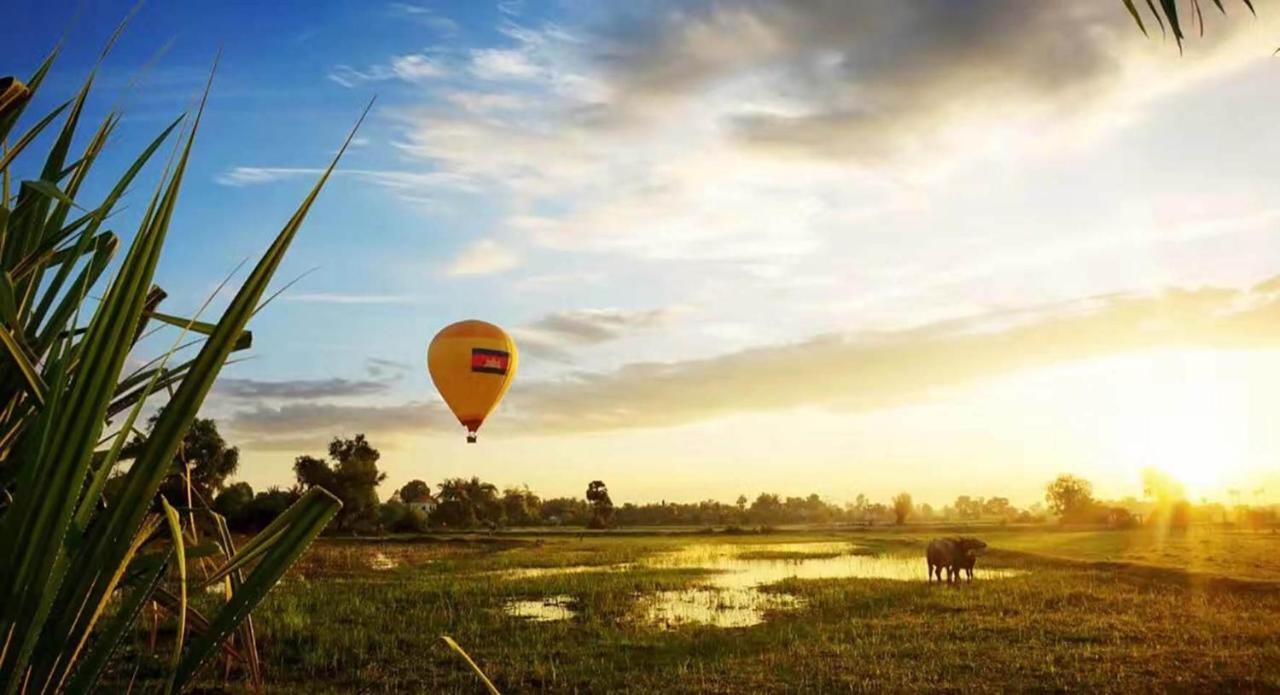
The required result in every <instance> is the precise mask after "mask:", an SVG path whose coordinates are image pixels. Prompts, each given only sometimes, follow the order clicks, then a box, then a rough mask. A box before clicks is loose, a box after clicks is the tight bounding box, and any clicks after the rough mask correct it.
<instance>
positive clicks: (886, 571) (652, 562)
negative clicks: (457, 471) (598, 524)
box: [506, 542, 1019, 629]
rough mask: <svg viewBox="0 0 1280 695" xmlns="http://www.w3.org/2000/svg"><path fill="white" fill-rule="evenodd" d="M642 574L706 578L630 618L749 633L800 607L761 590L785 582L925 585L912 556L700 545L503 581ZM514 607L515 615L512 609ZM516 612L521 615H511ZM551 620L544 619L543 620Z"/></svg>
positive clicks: (653, 599) (544, 605) (551, 610)
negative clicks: (687, 572) (677, 572)
mask: <svg viewBox="0 0 1280 695" xmlns="http://www.w3.org/2000/svg"><path fill="white" fill-rule="evenodd" d="M636 566H643V567H654V568H664V569H690V568H697V569H703V570H707V571H708V572H709V573H708V574H707V576H706V577H705V578H703V579H701V580H699V582H698V584H697V585H696V586H694V587H692V588H689V589H682V590H678V591H658V592H654V593H650V594H646V595H644V596H642V597H640V599H639V601H638V602H637V606H636V611H637V618H638V620H640V621H641V622H643V623H645V624H649V625H655V626H658V627H662V628H666V629H671V628H676V627H679V626H682V625H709V626H712V627H723V628H731V627H749V626H751V625H757V624H759V623H761V622H764V620H765V619H766V618H767V616H768V614H769V613H770V612H772V611H781V610H794V609H796V608H799V607H801V606H803V605H804V600H803V599H802V598H800V597H799V596H795V595H793V594H788V593H785V592H780V591H766V590H764V588H763V587H766V586H769V585H771V584H776V583H778V582H781V581H783V580H786V579H840V578H846V577H857V578H862V579H890V580H894V581H919V582H924V581H926V580H927V579H928V569H927V566H926V564H925V560H924V557H923V553H920V554H919V555H909V556H905V555H873V554H869V553H868V551H867V550H866V549H865V548H863V547H860V546H857V545H854V544H852V543H841V542H821V543H773V544H741V545H735V544H720V545H716V544H707V545H694V546H689V547H686V548H682V549H680V550H677V551H675V552H671V553H664V554H660V555H656V556H654V557H650V558H647V559H645V560H644V561H642V562H641V563H639V564H638V565H635V564H628V565H597V566H573V567H539V568H525V569H521V570H513V571H509V572H507V573H506V576H514V577H538V576H545V575H548V574H561V573H576V572H618V571H625V570H627V569H629V568H632V567H636ZM974 574H975V578H976V579H978V580H983V579H1000V578H1005V577H1011V576H1015V575H1017V574H1019V572H1018V571H1016V570H1002V569H994V570H993V569H984V568H983V567H982V566H981V562H979V566H978V568H977V569H975V571H974ZM568 598H569V597H565V596H553V597H550V598H548V599H546V600H545V601H515V602H511V603H509V604H508V609H507V612H508V613H509V614H511V615H520V616H522V617H528V618H530V619H532V620H565V619H567V618H569V617H572V615H573V611H572V610H571V609H569V608H568V607H567V605H566V604H567V599H568ZM516 606H520V608H518V609H517V608H515V607H516ZM516 610H520V611H524V612H519V613H517V612H515V611H516ZM551 615H554V616H557V617H546V616H551Z"/></svg>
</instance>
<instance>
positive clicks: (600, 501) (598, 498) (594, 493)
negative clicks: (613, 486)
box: [586, 480, 613, 528]
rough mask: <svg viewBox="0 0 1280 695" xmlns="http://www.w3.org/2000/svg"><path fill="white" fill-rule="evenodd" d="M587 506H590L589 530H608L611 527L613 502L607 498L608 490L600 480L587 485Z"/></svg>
mask: <svg viewBox="0 0 1280 695" xmlns="http://www.w3.org/2000/svg"><path fill="white" fill-rule="evenodd" d="M586 497H587V504H590V505H591V522H590V524H589V525H590V527H591V528H609V527H610V526H612V525H613V500H612V499H610V497H609V488H608V487H606V486H605V484H604V481H602V480H593V481H591V482H590V483H589V484H588V485H587V495H586Z"/></svg>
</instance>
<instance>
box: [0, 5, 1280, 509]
mask: <svg viewBox="0 0 1280 695" xmlns="http://www.w3.org/2000/svg"><path fill="white" fill-rule="evenodd" d="M76 4H78V3H57V2H31V1H29V0H18V1H17V7H16V9H15V11H14V12H13V13H12V15H13V16H18V17H22V18H23V20H24V21H23V23H22V24H20V25H19V24H12V23H11V24H8V25H6V26H5V27H3V28H0V59H3V64H5V65H10V66H18V69H17V72H18V73H19V74H23V73H25V72H29V70H30V69H31V68H32V67H34V65H35V64H36V62H37V60H38V59H39V57H40V56H41V55H43V53H44V52H45V51H46V50H47V49H48V47H49V46H51V45H52V43H53V42H55V41H56V40H57V39H58V37H60V36H62V35H63V34H64V33H66V35H67V37H68V39H67V44H66V46H67V48H66V50H65V51H64V54H63V55H62V57H61V58H60V60H59V63H58V66H57V68H56V70H55V73H54V76H53V77H52V78H51V79H50V81H49V83H48V85H47V87H46V88H45V89H44V90H42V97H41V99H42V105H43V106H44V107H46V108H47V107H49V106H50V105H52V104H54V103H56V100H57V99H60V98H66V97H67V96H69V95H70V93H71V92H72V91H73V90H74V88H75V87H76V85H77V84H78V83H79V80H80V79H81V78H82V76H83V75H84V73H85V72H86V71H87V70H88V69H89V68H90V67H91V66H92V64H93V62H94V61H95V59H96V56H97V53H98V50H99V48H100V46H101V44H102V42H103V41H104V40H105V39H106V37H107V36H108V35H109V34H110V31H111V29H112V27H114V25H115V24H116V23H117V22H118V20H119V19H120V18H121V17H123V16H124V15H125V14H126V13H127V12H128V9H129V4H128V3H117V2H94V1H92V0H91V1H89V2H86V3H83V4H84V9H83V11H82V12H81V14H80V16H79V18H78V20H76V21H75V22H74V23H72V22H70V21H69V17H70V16H71V15H72V14H74V11H73V10H74V7H75V5H76ZM863 9H865V8H863ZM864 14H865V13H864ZM873 20H874V21H873ZM1209 22H1210V27H1209V31H1208V32H1207V36H1206V37H1205V38H1204V39H1197V40H1194V41H1191V42H1189V44H1188V46H1187V50H1186V53H1185V55H1182V56H1179V54H1178V52H1177V50H1176V48H1174V47H1173V46H1172V45H1171V44H1169V43H1167V42H1162V41H1161V40H1159V39H1158V38H1155V39H1146V38H1144V37H1143V36H1142V34H1141V33H1140V32H1138V31H1137V30H1136V28H1135V27H1134V26H1133V25H1132V22H1131V20H1130V19H1129V18H1128V16H1127V15H1126V14H1125V12H1124V10H1123V6H1122V5H1121V4H1120V3H1119V2H1118V0H1115V1H1112V0H1095V1H1092V2H1085V3H1070V4H1061V5H1060V4H1050V3H1044V4H1038V3H1024V2H1020V0H983V1H981V2H974V3H966V4H964V5H963V6H961V5H956V4H954V3H949V2H943V1H941V0H937V1H934V0H921V2H915V3H901V4H894V5H887V6H885V8H883V9H881V10H879V11H878V12H877V13H874V16H871V17H868V16H862V15H860V14H859V8H858V7H856V6H854V5H852V4H848V5H846V4H841V3H816V2H815V3H807V2H800V3H772V2H764V1H763V0H760V1H744V2H742V3H709V2H708V3H704V2H694V1H688V2H684V1H680V2H677V1H669V2H668V1H662V0H653V1H651V2H643V3H629V4H626V5H623V4H621V3H587V2H578V1H576V0H573V1H570V0H565V1H563V2H546V3H535V2H531V1H526V2H457V3H449V2H431V1H430V0H414V1H413V2H324V3H318V2H305V3H304V2H277V3H250V2H236V3H185V2H152V3H150V4H148V5H146V6H144V7H143V8H142V9H141V11H140V12H139V13H138V15H137V16H136V17H135V18H134V20H133V21H132V23H131V24H130V26H129V28H128V30H127V32H126V33H125V35H124V36H123V38H122V39H121V40H120V43H119V45H118V46H117V47H116V49H115V50H114V51H113V52H112V53H111V55H110V57H109V58H108V59H107V61H106V63H105V64H104V65H103V67H102V69H101V74H100V82H99V89H98V91H97V96H96V100H95V102H94V108H95V109H96V111H95V113H97V114H99V115H100V114H101V113H103V111H104V110H105V109H106V108H108V107H110V106H111V105H112V104H116V103H121V104H122V105H123V109H124V120H123V122H122V126H121V128H120V131H119V132H120V134H119V136H118V138H117V140H116V141H115V142H113V143H112V147H111V149H110V150H109V153H108V159H107V161H106V162H104V164H103V165H101V166H103V167H104V168H106V169H108V170H110V169H111V167H112V164H113V163H114V164H115V166H116V167H118V166H121V165H122V164H123V163H124V162H126V161H128V160H129V159H130V156H131V153H133V152H136V151H137V150H138V149H140V148H141V147H142V146H143V144H144V143H145V142H146V141H147V139H148V138H149V137H151V136H152V135H153V134H154V133H156V132H158V131H159V130H160V129H161V128H162V127H163V126H164V125H165V124H166V123H167V122H168V121H169V120H170V119H172V118H174V117H176V116H177V115H179V114H180V113H182V112H183V111H184V110H186V109H187V108H189V107H190V105H191V103H192V101H193V99H194V98H195V97H196V95H197V94H198V92H199V90H200V88H201V87H202V85H203V82H204V80H205V78H206V76H207V73H208V69H209V67H210V65H211V63H212V60H213V56H214V55H215V54H216V53H217V52H218V51H219V50H221V51H222V62H221V64H220V66H219V70H218V74H217V77H216V79H215V84H214V89H213V93H212V97H211V100H210V104H209V108H208V111H207V114H206V120H205V122H204V124H203V125H202V132H201V134H200V136H199V138H198V140H197V146H196V150H195V159H194V161H193V164H192V166H191V169H190V170H189V176H188V183H187V185H186V186H185V189H184V194H183V198H182V202H181V206H180V211H179V214H178V216H177V218H176V219H175V224H174V227H173V232H172V233H171V243H170V248H169V249H168V253H167V254H166V256H165V258H164V260H163V262H162V267H161V269H160V276H159V282H160V283H161V284H162V285H163V286H164V287H165V288H166V289H167V290H168V291H169V293H170V295H171V299H170V300H169V309H170V310H171V311H175V312H177V311H189V310H191V309H193V308H194V307H196V306H198V305H199V304H200V303H201V302H202V301H203V300H204V298H205V296H207V294H208V293H209V292H210V291H211V290H212V289H213V287H215V286H216V284H217V283H218V282H219V281H220V280H221V278H222V277H223V275H224V274H225V273H227V272H229V271H230V270H231V269H232V268H234V267H235V266H236V264H237V263H239V262H240V261H242V260H243V259H245V258H251V257H253V256H255V255H256V254H257V253H258V252H260V251H261V249H262V248H263V247H264V246H265V245H266V244H267V243H268V241H269V240H270V239H271V237H272V236H273V235H274V234H275V232H276V231H277V230H278V229H279V227H280V225H281V224H282V223H283V222H284V220H285V219H286V218H287V217H288V215H289V214H290V213H291V212H292V210H293V208H294V206H295V205H296V204H297V202H298V201H299V200H300V199H301V197H302V196H303V195H304V193H305V191H306V189H307V187H308V186H310V184H311V182H312V180H313V179H314V177H315V175H316V173H317V172H316V170H317V168H319V167H322V166H324V164H325V163H326V161H327V160H328V158H329V157H330V156H331V155H332V153H333V151H334V149H335V148H336V146H337V145H338V144H339V143H340V142H341V139H342V138H343V136H344V135H345V133H346V131H347V129H348V128H349V127H350V125H351V124H352V123H353V122H354V121H355V119H356V117H357V115H358V114H359V113H360V111H361V109H362V108H363V107H364V105H365V103H367V102H368V100H369V99H370V98H371V97H373V96H374V95H375V94H376V95H377V103H376V106H375V107H374V110H373V112H372V114H371V117H370V119H369V120H368V121H367V123H366V125H365V127H364V128H363V129H362V130H361V132H360V134H359V138H358V139H357V141H356V146H355V147H354V148H353V149H352V150H351V151H350V152H349V154H348V155H347V157H346V158H345V159H344V161H343V163H342V166H341V169H340V173H339V174H338V175H337V176H336V177H335V179H334V180H333V182H332V183H331V184H330V185H329V187H328V188H327V190H326V191H325V193H324V195H323V196H322V198H321V200H320V202H319V204H318V205H317V206H316V207H315V208H314V210H313V213H312V215H311V217H310V218H309V220H308V222H307V225H306V227H305V228H304V231H303V234H302V236H300V237H299V240H298V242H297V243H296V245H295V246H294V248H293V250H292V251H291V252H290V255H289V257H288V259H287V263H286V265H285V267H284V268H282V270H281V272H280V275H279V277H280V278H281V280H282V281H287V280H289V279H293V278H296V277H298V276H299V275H302V274H303V273H309V274H307V275H306V277H305V278H303V279H302V280H301V281H300V282H299V283H298V284H297V285H295V286H294V287H293V288H291V290H290V291H289V292H288V293H286V295H285V296H284V297H283V298H282V299H281V300H279V301H278V302H277V303H275V304H274V305H272V306H271V307H270V308H268V309H267V310H266V311H265V312H263V313H262V314H261V315H259V317H257V318H256V319H255V323H254V325H253V329H254V331H255V350H254V358H253V359H252V360H250V361H247V362H244V363H241V364H237V365H234V366H233V367H231V368H229V369H228V370H227V371H226V372H225V377H224V379H223V380H222V382H220V386H219V387H218V390H217V391H216V392H215V393H214V394H213V396H212V397H211V398H210V400H209V402H208V404H207V407H206V411H205V412H206V414H208V415H211V416H214V417H216V418H218V420H219V422H220V424H221V427H222V429H223V430H224V431H225V432H226V433H227V434H228V436H229V438H231V440H232V441H233V443H236V444H238V445H240V446H241V447H242V449H243V450H244V452H245V454H244V466H243V471H242V477H243V478H244V479H245V480H248V481H249V482H251V483H252V484H253V485H255V487H262V486H265V485H269V484H285V483H288V482H289V480H290V472H289V465H290V463H291V461H292V459H293V457H294V456H296V455H298V454H301V453H318V452H319V451H321V450H322V449H323V446H324V444H325V442H326V441H327V439H328V438H330V437H332V436H334V435H350V434H354V433H355V432H357V431H365V432H368V433H369V435H370V437H371V439H372V440H373V441H374V443H375V445H378V446H379V447H380V448H382V449H383V452H384V465H385V467H386V468H387V470H388V471H389V473H390V476H391V483H393V484H395V485H398V484H401V483H403V482H405V481H407V480H408V479H410V478H412V477H422V478H425V479H427V480H430V481H435V480H438V479H440V478H442V477H445V476H446V475H461V474H468V475H469V474H480V475H483V476H485V477H486V478H489V479H492V480H495V481H496V482H498V483H499V484H503V485H505V484H518V483H528V484H530V485H531V486H533V487H535V488H536V489H539V490H541V491H544V492H546V493H549V494H577V493H580V492H581V488H583V487H584V486H585V483H586V481H587V480H589V479H591V478H598V477H603V478H604V479H605V480H606V481H608V482H609V483H610V485H611V488H613V489H615V490H616V491H615V494H614V497H615V498H617V499H622V500H639V499H650V498H667V499H698V498H702V497H707V496H714V497H718V498H720V499H726V500H728V499H733V498H735V497H736V496H737V495H738V494H739V493H747V494H754V493H756V492H759V491H760V490H762V489H770V490H777V491H779V492H783V493H788V494H801V493H807V492H809V491H812V490H814V489H818V488H821V489H819V491H820V492H822V493H823V494H825V495H827V496H829V497H831V498H832V499H836V500H842V499H849V498H852V497H853V496H854V495H855V494H857V493H859V492H865V493H868V494H871V495H872V496H873V497H885V498H887V497H888V496H889V495H891V494H893V493H895V492H897V491H898V490H899V489H903V488H905V489H908V490H910V491H912V492H914V493H915V494H916V496H917V498H919V499H925V500H933V501H936V502H946V501H948V500H950V499H951V498H952V497H953V496H954V495H956V494H971V495H989V494H1003V495H1007V496H1012V497H1014V498H1015V499H1018V500H1020V501H1023V502H1027V501H1031V500H1034V499H1035V498H1036V497H1038V496H1039V493H1038V490H1039V488H1040V486H1042V485H1043V483H1044V481H1046V480H1048V479H1050V478H1052V477H1053V476H1054V475H1056V473H1058V472H1060V471H1063V470H1069V471H1073V472H1077V473H1081V474H1084V475H1087V476H1089V477H1092V478H1094V479H1095V481H1096V482H1097V483H1098V484H1099V489H1100V491H1101V492H1103V493H1104V494H1108V495H1114V496H1123V495H1126V494H1136V493H1137V492H1139V490H1137V489H1136V487H1137V471H1138V470H1140V468H1141V467H1143V466H1146V465H1152V463H1153V460H1157V459H1159V460H1163V463H1161V465H1164V466H1165V467H1166V468H1171V469H1174V470H1175V472H1177V473H1179V474H1180V475H1182V477H1184V478H1185V479H1187V480H1188V482H1189V483H1191V484H1193V485H1194V486H1195V487H1196V489H1197V490H1198V491H1199V492H1201V493H1203V494H1205V495H1219V496H1220V495H1222V494H1223V493H1224V491H1225V490H1226V489H1228V488H1231V487H1236V488H1248V489H1251V490H1252V489H1257V488H1259V487H1264V486H1268V485H1269V486H1270V487H1272V488H1274V489H1275V491H1277V492H1280V479H1276V473H1275V470H1276V469H1275V466H1274V461H1275V460H1277V456H1280V440H1277V439H1276V438H1275V437H1273V436H1272V435H1270V434H1269V433H1268V431H1269V429H1270V428H1268V427H1265V426H1263V424H1262V423H1264V422H1266V421H1267V418H1269V417H1271V416H1273V415H1274V414H1276V412H1277V409H1280V400H1277V399H1275V398H1272V397H1271V396H1268V395H1265V394H1264V393H1263V392H1267V393H1280V389H1274V388H1272V389H1263V388H1260V386H1259V385H1266V384H1272V385H1274V386H1280V360H1277V358H1276V353H1275V352H1274V349H1275V345H1276V342H1277V340H1280V332H1277V331H1276V330H1275V329H1271V328H1269V326H1270V323H1268V322H1267V321H1266V320H1263V319H1265V318H1267V317H1270V316H1271V314H1269V313H1267V312H1269V311H1275V309H1274V308H1273V302H1274V301H1280V299H1278V298H1276V297H1275V296H1273V290H1272V289H1270V285H1266V284H1263V283H1266V281H1268V280H1269V279H1270V278H1272V277H1275V276H1276V275H1277V273H1278V271H1280V260H1277V259H1280V237H1278V236H1277V235H1276V234H1275V228H1276V225H1277V221H1280V207H1277V205H1276V202H1275V201H1276V199H1275V195H1274V191H1275V190H1276V187H1275V184H1276V183H1277V179H1280V138H1277V137H1276V136H1275V135H1274V133H1273V128H1271V119H1272V117H1273V115H1274V113H1275V111H1276V107H1277V106H1280V88H1278V87H1277V86H1276V85H1277V84H1280V83H1277V82H1276V80H1275V74H1276V72H1275V71H1276V70H1280V67H1277V63H1276V62H1275V59H1273V58H1271V52H1272V50H1274V46H1275V45H1276V44H1277V43H1280V40H1278V39H1276V37H1277V36H1280V29H1278V26H1280V25H1277V24H1276V23H1275V22H1274V20H1273V18H1271V17H1269V16H1268V15H1267V14H1266V13H1265V12H1264V14H1263V16H1262V17H1260V18H1258V19H1252V18H1249V17H1248V16H1247V15H1245V14H1243V13H1240V12H1233V13H1232V14H1231V16H1230V17H1229V18H1226V19H1223V18H1220V17H1217V16H1213V17H1210V18H1209ZM170 42H171V43H170ZM166 45H169V46H170V47H169V49H168V50H167V51H165V52H163V54H162V55H160V56H159V57H158V58H157V57H156V54H157V52H158V51H159V50H160V49H161V48H162V47H164V46H166ZM135 78H136V80H137V84H136V85H135V86H133V87H130V86H129V85H130V84H131V82H133V81H134V80H135ZM140 195H141V194H136V193H135V198H134V199H133V200H132V201H131V202H132V203H133V209H134V210H135V211H136V208H138V207H140V204H139V196H140ZM128 220H129V216H128V215H127V214H126V215H124V216H122V219H121V228H122V229H123V230H125V231H126V232H127V231H128V226H127V224H125V223H126V222H127V221H128ZM1276 306H1280V305H1276ZM471 317H474V318H483V319H486V320H490V321H493V322H495V323H498V324H500V325H503V326H505V327H507V328H508V329H509V330H510V331H511V332H512V333H513V334H514V335H515V337H516V339H517V342H518V343H519V344H520V346H521V349H522V357H523V360H522V367H521V370H522V371H521V375H520V377H519V378H518V380H517V382H516V385H515V387H514V388H513V390H512V392H511V394H510V397H509V398H508V402H507V404H505V405H504V407H503V409H502V410H500V411H499V413H498V414H497V415H495V416H494V418H492V419H491V421H490V422H489V423H487V424H486V426H485V430H484V431H483V433H482V441H481V444H479V445H477V446H474V447H467V446H465V445H462V444H461V441H462V437H461V434H460V432H459V431H458V429H457V427H456V425H455V424H454V423H451V422H450V421H449V418H448V417H447V415H446V414H445V413H444V412H443V410H442V408H441V406H440V404H439V401H438V399H437V397H436V396H435V394H434V392H433V390H432V389H431V387H430V383H429V380H428V379H427V377H426V374H425V369H424V368H423V361H424V352H425V346H426V343H427V342H428V340H429V339H430V337H431V336H432V335H433V334H434V332H435V331H436V330H438V329H439V328H440V327H442V326H443V325H445V324H447V323H450V322H452V321H454V320H458V319H462V318H471ZM1255 319H1256V320H1255ZM1241 326H1245V327H1247V330H1246V329H1245V328H1241ZM1273 382H1275V383H1274V384H1273ZM1099 394H1106V395H1105V396H1103V395H1099ZM1171 402H1172V403H1183V404H1185V407H1182V408H1170V407H1167V405H1168V403H1171ZM1224 413H1232V414H1234V415H1232V417H1231V418H1228V417H1227V416H1226V415H1224ZM1253 422H1256V423H1258V427H1257V428H1253V427H1252V425H1249V424H1248V423H1253ZM1116 423H1123V424H1121V425H1117V424H1116ZM1187 423H1198V424H1197V425H1196V426H1188V424H1187ZM1206 423H1211V424H1212V426H1209V424H1206ZM1240 423H1245V424H1243V425H1242V424H1240ZM1241 427H1243V428H1244V429H1243V430H1242V429H1241ZM1172 431H1180V432H1183V434H1180V435H1179V436H1171V435H1170V434H1169V433H1170V432H1172ZM1179 452H1181V453H1179ZM1186 452H1196V453H1195V457H1194V458H1193V457H1192V456H1191V455H1190V454H1188V453H1186ZM1215 452H1216V453H1215ZM1221 452H1232V453H1231V454H1230V460H1228V461H1225V462H1224V461H1222V460H1219V459H1220V458H1221V456H1220V454H1221ZM1156 462H1159V461H1156ZM386 492H389V489H388V490H385V491H384V493H386Z"/></svg>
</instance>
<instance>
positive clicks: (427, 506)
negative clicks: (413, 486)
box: [405, 497, 437, 516]
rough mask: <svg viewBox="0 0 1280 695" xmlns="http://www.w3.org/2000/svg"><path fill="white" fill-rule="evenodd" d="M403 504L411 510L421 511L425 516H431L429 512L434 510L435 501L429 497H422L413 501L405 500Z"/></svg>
mask: <svg viewBox="0 0 1280 695" xmlns="http://www.w3.org/2000/svg"><path fill="white" fill-rule="evenodd" d="M405 504H406V505H407V506H408V507H409V508H410V509H413V510H416V511H419V512H422V513H423V514H425V515H427V516H431V512H434V511H435V510H436V506H437V504H436V501H435V500H434V499H432V498H430V497H423V498H421V499H418V500H414V501H413V502H405Z"/></svg>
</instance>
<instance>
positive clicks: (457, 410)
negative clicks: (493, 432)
mask: <svg viewBox="0 0 1280 695" xmlns="http://www.w3.org/2000/svg"><path fill="white" fill-rule="evenodd" d="M516 362H517V354H516V344H515V341H513V340H512V339H511V336H509V335H507V333H506V331H503V330H502V329H501V328H498V327H497V326H495V325H493V324H491V323H486V322H484V321H474V320H472V321H459V322H458V323H455V324H451V325H449V326H445V327H444V329H443V330H441V331H440V332H439V333H437V334H436V337H435V338H433V339H432V340H431V346H430V347H429V348H427V370H428V371H430V372H431V381H432V382H434V383H435V385H436V390H438V391H439V392H440V395H441V396H442V397H444V402H445V404H447V405H448V406H449V409H450V410H452V411H453V414H454V415H455V416H457V418H458V422H461V423H462V425H463V426H464V427H466V428H467V432H468V434H467V441H469V442H474V441H475V440H476V438H475V433H476V430H478V429H480V425H482V424H484V419H485V418H486V417H488V416H489V413H491V412H493V409H494V408H496V407H498V403H499V402H500V401H501V400H502V397H503V396H504V395H506V393H507V388H508V387H510V386H511V380H512V379H513V378H515V375H516Z"/></svg>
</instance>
